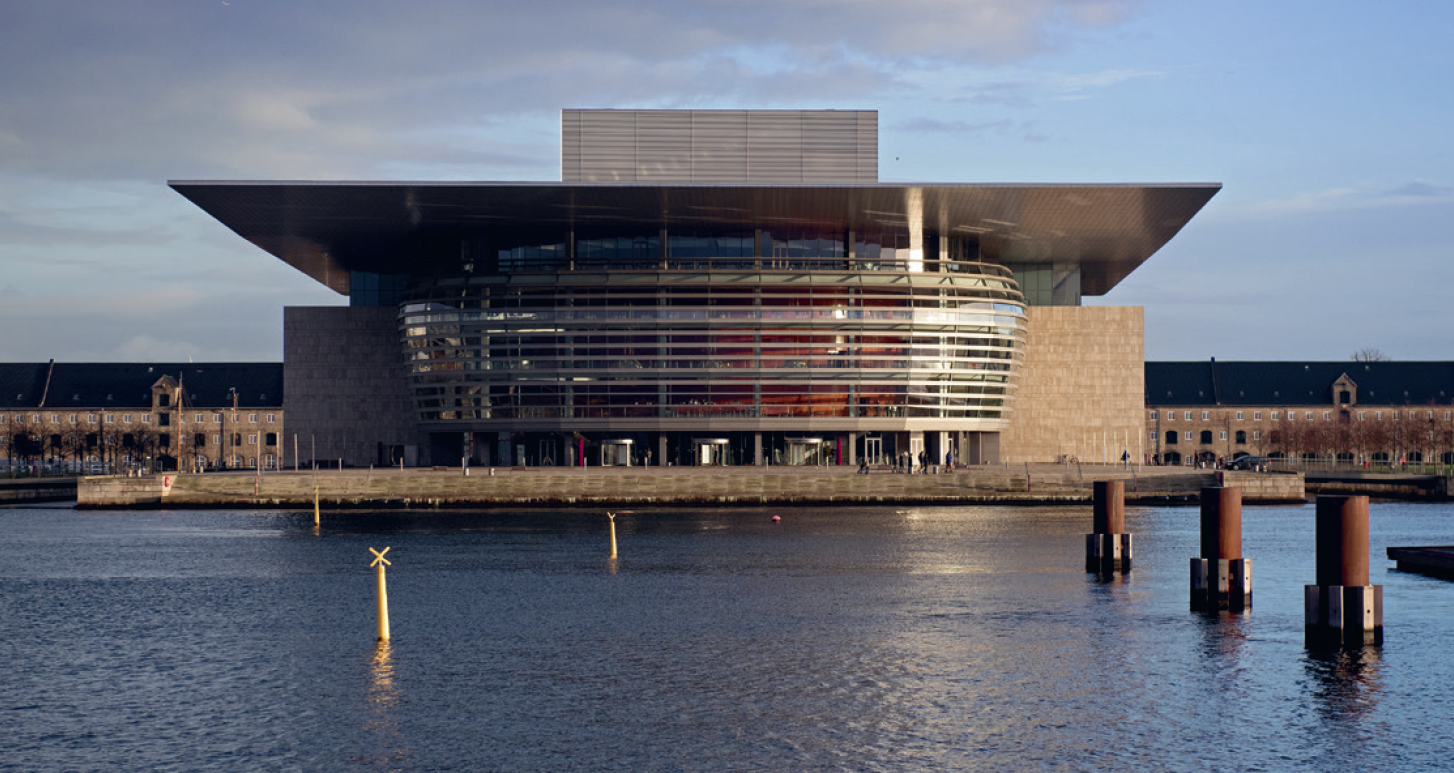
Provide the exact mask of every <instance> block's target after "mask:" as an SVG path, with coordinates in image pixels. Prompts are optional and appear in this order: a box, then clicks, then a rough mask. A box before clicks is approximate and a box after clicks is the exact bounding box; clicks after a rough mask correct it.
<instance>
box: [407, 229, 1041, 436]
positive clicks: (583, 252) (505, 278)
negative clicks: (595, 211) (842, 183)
mask: <svg viewBox="0 0 1454 773" xmlns="http://www.w3.org/2000/svg"><path fill="white" fill-rule="evenodd" d="M535 241H536V242H538V243H533V244H530V245H529V246H527V245H525V244H523V243H522V244H509V245H498V244H497V245H496V246H494V247H492V248H491V249H490V250H489V252H488V254H489V256H490V257H491V258H493V260H491V261H486V262H485V263H486V265H481V262H479V261H477V260H475V259H473V258H471V257H470V256H471V255H475V256H478V255H480V254H481V252H482V251H481V250H480V249H479V247H480V246H481V245H479V244H478V243H475V244H474V247H473V248H472V247H471V246H470V243H468V242H467V243H466V247H465V249H464V250H462V254H463V255H464V256H465V259H464V260H463V262H462V263H461V264H459V265H458V266H456V267H454V270H449V268H447V267H441V268H440V270H437V271H435V272H433V273H432V274H430V275H428V276H427V277H421V278H416V280H415V281H414V283H413V284H412V285H411V287H410V289H409V290H408V292H407V293H406V295H405V300H404V302H403V303H402V304H401V306H400V317H399V320H400V332H401V337H402V343H403V347H404V352H405V359H406V363H407V369H408V375H409V385H410V390H411V393H412V397H413V401H414V406H415V408H416V410H417V412H418V413H417V415H418V419H419V420H420V422H421V426H422V427H424V428H427V429H429V430H431V431H436V432H439V431H449V430H455V429H458V430H463V431H530V430H551V429H555V430H578V431H589V430H608V429H635V430H683V431H689V430H694V429H697V428H701V427H707V426H711V427H717V428H720V429H722V430H730V429H734V428H735V429H740V430H759V431H761V430H767V431H771V430H774V429H781V430H792V429H798V428H803V429H806V428H809V427H825V428H835V429H840V430H851V429H854V428H857V427H864V428H868V427H872V428H877V429H899V428H908V427H913V426H925V427H928V426H932V427H933V428H935V429H941V430H987V431H998V430H999V429H1002V428H1003V426H1004V425H1005V422H1006V420H1007V419H1008V411H1009V408H1010V404H1011V402H1012V401H1013V397H1014V389H1015V383H1016V377H1017V374H1018V366H1019V363H1020V361H1021V359H1022V357H1023V352H1024V344H1025V311H1024V306H1025V298H1024V296H1023V295H1022V294H1021V293H1020V291H1019V288H1018V286H1017V284H1016V282H1015V281H1014V279H1013V278H1012V276H1011V274H1010V272H1009V271H1008V270H1007V269H1006V268H1004V267H1002V266H997V265H992V264H986V263H978V262H971V261H968V260H963V259H961V260H955V261H944V260H939V259H936V260H934V261H930V262H925V261H923V260H922V258H920V257H919V254H922V253H918V254H916V253H913V252H912V251H911V250H910V249H909V248H908V247H907V245H904V246H900V244H899V243H898V242H899V241H900V240H898V239H891V238H883V237H870V238H868V239H864V238H862V237H859V238H857V239H855V240H854V241H850V240H848V239H844V238H838V239H835V238H832V237H831V235H825V234H822V233H816V232H812V231H796V232H776V231H775V232H768V231H761V232H758V233H753V232H736V233H731V232H728V233H722V234H716V235H714V234H709V233H689V234H683V235H675V234H674V235H670V236H668V235H665V234H633V235H626V236H620V237H608V236H605V235H601V234H592V235H589V236H585V237H580V238H577V239H574V240H570V239H566V240H563V241H562V242H552V241H542V240H538V239H537V240H535ZM849 244H853V249H852V250H851V251H850V249H849V248H848V245H849ZM931 246H932V251H931V252H930V254H933V255H935V256H936V258H937V257H938V256H939V249H938V244H937V242H936V243H934V244H932V245H931ZM962 254H963V253H961V255H962ZM916 420H924V421H922V422H920V421H916Z"/></svg>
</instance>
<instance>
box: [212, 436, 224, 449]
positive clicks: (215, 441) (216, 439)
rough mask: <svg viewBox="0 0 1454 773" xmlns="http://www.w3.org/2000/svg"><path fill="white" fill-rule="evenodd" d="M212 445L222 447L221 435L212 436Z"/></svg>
mask: <svg viewBox="0 0 1454 773" xmlns="http://www.w3.org/2000/svg"><path fill="white" fill-rule="evenodd" d="M212 444H213V445H218V446H220V445H222V436H221V435H213V436H212Z"/></svg>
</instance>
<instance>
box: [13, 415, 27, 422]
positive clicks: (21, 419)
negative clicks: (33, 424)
mask: <svg viewBox="0 0 1454 773" xmlns="http://www.w3.org/2000/svg"><path fill="white" fill-rule="evenodd" d="M15 423H16V424H24V423H25V416H24V415H20V416H16V417H15Z"/></svg>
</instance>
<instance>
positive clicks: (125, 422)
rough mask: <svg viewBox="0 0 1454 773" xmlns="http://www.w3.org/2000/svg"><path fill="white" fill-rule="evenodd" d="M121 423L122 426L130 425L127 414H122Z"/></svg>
mask: <svg viewBox="0 0 1454 773" xmlns="http://www.w3.org/2000/svg"><path fill="white" fill-rule="evenodd" d="M121 423H122V424H130V423H131V414H129V413H128V414H123V415H122V417H121Z"/></svg>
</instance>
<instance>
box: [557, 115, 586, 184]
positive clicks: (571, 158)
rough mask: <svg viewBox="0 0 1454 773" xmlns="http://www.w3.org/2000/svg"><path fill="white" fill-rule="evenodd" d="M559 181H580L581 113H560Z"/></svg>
mask: <svg viewBox="0 0 1454 773" xmlns="http://www.w3.org/2000/svg"><path fill="white" fill-rule="evenodd" d="M560 179H562V180H579V179H581V112H580V111H579V110H562V111H560Z"/></svg>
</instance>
